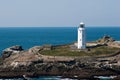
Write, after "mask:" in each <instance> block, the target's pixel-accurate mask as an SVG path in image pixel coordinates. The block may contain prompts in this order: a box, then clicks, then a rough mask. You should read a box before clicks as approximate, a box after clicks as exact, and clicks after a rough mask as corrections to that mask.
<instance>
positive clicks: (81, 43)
mask: <svg viewBox="0 0 120 80" xmlns="http://www.w3.org/2000/svg"><path fill="white" fill-rule="evenodd" d="M77 47H78V49H85V48H86V40H85V24H84V23H83V22H81V23H80V25H79V27H78V46H77Z"/></svg>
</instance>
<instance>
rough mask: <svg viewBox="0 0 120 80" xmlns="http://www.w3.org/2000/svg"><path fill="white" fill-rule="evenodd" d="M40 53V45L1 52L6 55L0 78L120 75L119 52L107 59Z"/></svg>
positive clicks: (0, 65) (15, 47)
mask: <svg viewBox="0 0 120 80" xmlns="http://www.w3.org/2000/svg"><path fill="white" fill-rule="evenodd" d="M43 50H44V47H42V46H35V47H32V48H30V49H28V50H23V49H22V47H20V46H13V47H10V48H7V49H5V50H4V51H6V52H7V53H6V54H7V55H6V56H5V52H4V53H3V56H5V58H4V57H3V58H4V60H3V64H0V77H23V75H27V76H30V77H34V76H43V75H44V76H46V75H47V76H54V75H55V76H63V77H70V78H80V79H81V78H83V79H84V78H89V79H91V78H93V76H96V75H97V76H99V75H103V76H104V75H105V76H106V75H118V74H120V71H119V70H120V52H118V53H116V55H111V56H99V57H90V56H89V57H88V56H86V57H85V56H84V57H65V56H45V55H42V54H41V53H42V51H43ZM45 50H46V49H45ZM8 52H10V53H9V54H8ZM6 73H7V74H6Z"/></svg>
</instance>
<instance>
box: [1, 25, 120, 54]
mask: <svg viewBox="0 0 120 80" xmlns="http://www.w3.org/2000/svg"><path fill="white" fill-rule="evenodd" d="M104 35H110V36H112V37H113V38H114V39H116V40H120V27H87V28H86V39H87V41H94V40H97V39H99V38H100V37H102V36H104ZM75 41H77V27H29V28H28V27H21V28H20V27H17V28H15V27H10V28H0V52H1V51H2V50H4V49H5V48H7V47H10V46H13V45H22V46H23V48H24V49H28V48H30V47H33V46H35V45H38V46H39V45H43V44H52V45H58V44H67V43H71V42H75Z"/></svg>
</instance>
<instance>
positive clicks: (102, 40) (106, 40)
mask: <svg viewBox="0 0 120 80" xmlns="http://www.w3.org/2000/svg"><path fill="white" fill-rule="evenodd" d="M114 41H115V40H114V39H113V38H112V37H110V36H108V35H106V36H103V38H101V39H99V40H97V42H98V43H101V44H107V43H109V42H114Z"/></svg>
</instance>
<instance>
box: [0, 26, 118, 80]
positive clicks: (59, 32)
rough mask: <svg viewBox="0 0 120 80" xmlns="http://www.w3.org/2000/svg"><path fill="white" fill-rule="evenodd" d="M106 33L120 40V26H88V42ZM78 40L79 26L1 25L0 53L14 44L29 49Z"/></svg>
mask: <svg viewBox="0 0 120 80" xmlns="http://www.w3.org/2000/svg"><path fill="white" fill-rule="evenodd" d="M105 35H109V36H111V37H112V38H114V39H115V40H117V41H120V27H119V26H94V27H92V26H86V41H87V42H90V41H96V40H98V39H100V38H102V37H103V36H105ZM76 41H77V27H0V55H2V51H3V50H4V49H6V48H8V47H11V46H14V45H21V46H22V47H23V49H25V50H27V49H29V48H31V47H33V46H42V45H45V44H51V45H62V44H69V43H73V42H76ZM33 80H61V78H58V77H48V79H47V77H44V78H43V77H42V78H36V79H33ZM63 80H64V79H63ZM67 80H69V79H67Z"/></svg>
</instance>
